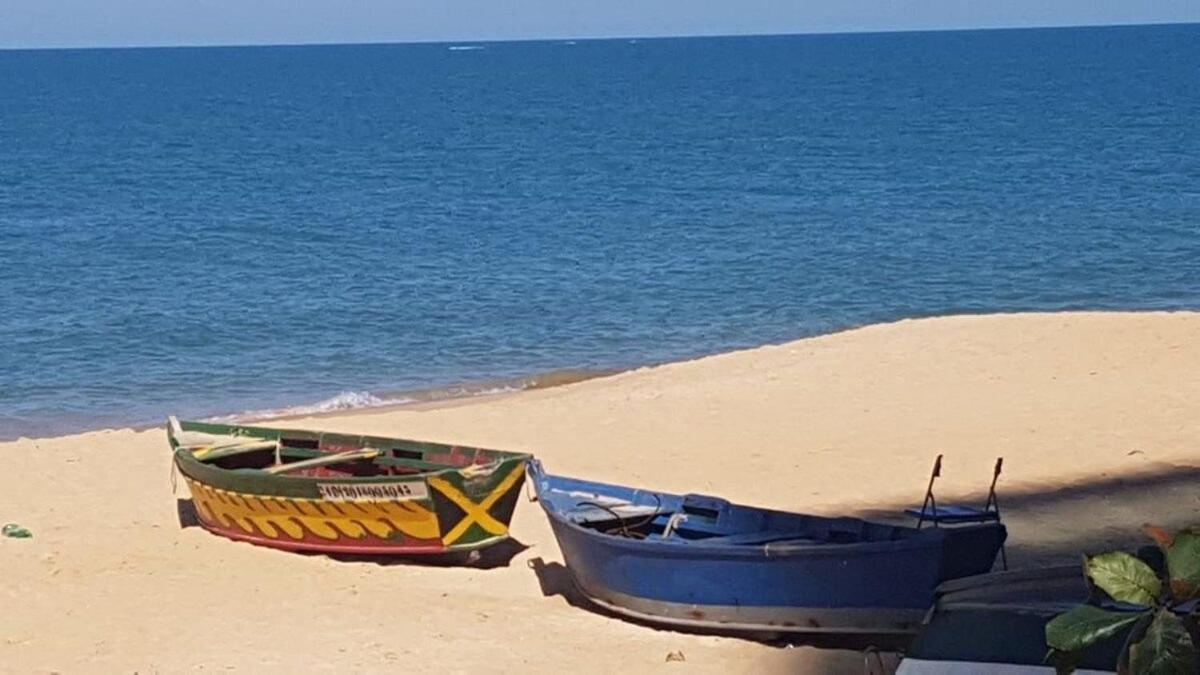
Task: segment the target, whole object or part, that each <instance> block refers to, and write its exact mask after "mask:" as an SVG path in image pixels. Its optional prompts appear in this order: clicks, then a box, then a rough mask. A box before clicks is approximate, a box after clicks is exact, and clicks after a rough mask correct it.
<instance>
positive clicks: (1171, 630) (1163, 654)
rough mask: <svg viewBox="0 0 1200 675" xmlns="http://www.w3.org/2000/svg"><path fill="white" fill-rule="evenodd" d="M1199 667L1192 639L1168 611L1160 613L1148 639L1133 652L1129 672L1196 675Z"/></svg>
mask: <svg viewBox="0 0 1200 675" xmlns="http://www.w3.org/2000/svg"><path fill="white" fill-rule="evenodd" d="M1196 666H1197V659H1196V646H1195V645H1194V644H1192V636H1191V635H1189V634H1188V632H1187V628H1185V627H1184V625H1183V621H1181V620H1180V618H1179V617H1178V616H1175V615H1174V614H1172V613H1171V611H1170V610H1168V609H1160V610H1159V611H1158V614H1156V615H1155V616H1154V622H1153V623H1151V624H1150V627H1149V628H1148V629H1146V636H1145V637H1144V638H1142V640H1141V642H1137V643H1134V645H1133V646H1132V647H1130V648H1129V669H1130V671H1131V672H1133V673H1136V674H1137V675H1192V674H1193V673H1195V672H1196Z"/></svg>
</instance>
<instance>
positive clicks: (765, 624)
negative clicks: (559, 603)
mask: <svg viewBox="0 0 1200 675" xmlns="http://www.w3.org/2000/svg"><path fill="white" fill-rule="evenodd" d="M534 480H535V482H536V484H537V485H538V486H539V493H541V492H542V491H543V490H545V489H547V488H546V486H547V485H548V484H547V483H546V482H545V480H546V479H545V477H542V478H538V477H537V474H536V473H535V478H534ZM549 480H550V481H553V480H554V477H549ZM568 480H569V479H568ZM571 483H572V484H571V486H570V487H569V488H564V491H566V490H578V489H580V482H578V481H571ZM595 487H598V488H600V489H603V488H604V487H605V486H597V485H596V484H593V488H595ZM585 489H586V488H585ZM560 494H562V493H561V492H560ZM572 494H574V493H572ZM642 494H643V495H644V494H645V493H642ZM553 499H554V498H551V500H553ZM671 499H672V496H667V495H664V496H662V499H661V503H663V504H666V503H668V502H669V501H670V500H671ZM542 505H543V508H544V509H545V511H546V513H547V515H548V517H549V519H550V523H551V527H552V529H553V531H554V535H555V537H556V539H557V540H558V544H559V548H560V549H561V551H562V555H563V560H564V562H565V564H566V567H567V569H568V570H569V572H570V575H571V578H572V580H573V581H574V583H575V585H576V586H577V587H578V589H579V590H580V592H581V593H582V594H583V595H584V596H586V597H587V598H588V599H589V600H591V601H592V602H594V603H595V604H596V605H598V606H600V607H602V608H605V609H607V610H609V611H612V612H616V613H618V614H621V615H624V616H627V617H630V618H634V619H637V620H640V621H645V622H651V623H658V624H664V625H669V626H674V627H681V628H694V629H708V630H717V631H722V632H756V633H793V632H794V633H871V634H908V633H913V632H915V631H916V630H917V629H918V627H919V625H920V622H921V620H922V618H923V617H924V615H925V613H926V611H927V609H928V608H929V606H930V605H931V604H932V602H933V597H934V589H935V588H936V587H937V586H938V584H939V583H941V582H942V581H944V580H946V579H949V578H957V577H960V576H965V575H967V574H977V573H980V572H986V571H987V570H989V569H990V568H991V566H992V564H993V562H994V560H995V557H996V553H997V551H998V550H999V547H1000V545H1001V543H1002V542H1003V540H1004V528H1003V526H1002V525H1000V524H999V523H988V524H979V525H967V526H959V527H954V528H927V529H924V530H913V531H912V532H913V534H912V535H911V536H909V537H907V538H903V539H900V540H895V541H869V542H863V543H854V544H812V543H796V542H786V541H785V542H777V543H766V544H760V545H736V546H735V545H706V544H705V543H704V542H703V541H672V540H671V539H669V538H668V539H657V540H654V541H650V540H647V539H637V538H630V537H624V536H614V535H613V534H607V533H604V532H600V531H597V530H596V529H593V528H590V527H584V526H582V525H580V524H579V523H576V522H572V520H571V519H570V518H569V517H567V516H564V514H562V513H560V512H559V511H558V510H557V509H556V508H555V507H553V506H551V505H548V504H547V500H542ZM734 508H740V509H747V508H748V507H734ZM858 522H861V521H858Z"/></svg>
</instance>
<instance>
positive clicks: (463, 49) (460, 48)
mask: <svg viewBox="0 0 1200 675" xmlns="http://www.w3.org/2000/svg"><path fill="white" fill-rule="evenodd" d="M446 49H449V50H450V51H452V52H473V51H476V50H479V49H483V45H451V46H449V47H446Z"/></svg>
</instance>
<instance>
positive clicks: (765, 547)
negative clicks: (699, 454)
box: [528, 459, 1003, 561]
mask: <svg viewBox="0 0 1200 675" xmlns="http://www.w3.org/2000/svg"><path fill="white" fill-rule="evenodd" d="M528 471H529V473H530V474H531V476H530V478H531V481H532V482H533V485H534V492H535V494H536V495H537V499H538V502H539V503H540V505H541V507H542V510H543V511H544V512H545V513H546V515H547V516H548V517H550V519H551V520H552V521H553V522H554V523H555V524H562V525H565V526H567V527H568V528H570V529H572V530H574V531H577V532H579V533H582V534H584V535H585V536H587V537H589V538H590V539H592V540H593V541H597V542H605V545H607V546H611V547H614V548H625V549H630V550H636V551H639V552H653V553H655V554H659V555H661V554H663V553H670V554H673V557H677V558H695V557H698V556H701V555H703V556H705V557H726V558H728V557H738V558H754V559H757V560H762V561H766V560H769V559H772V558H781V557H791V558H805V557H816V556H821V555H844V554H846V553H848V552H854V553H895V552H897V551H907V550H920V549H926V548H932V547H940V546H942V544H943V543H944V542H945V538H946V536H947V535H946V532H945V530H946V529H950V528H941V527H926V528H915V527H909V526H905V525H891V524H886V523H874V522H872V521H869V520H865V519H862V518H856V517H853V516H846V517H842V518H830V517H828V516H816V515H811V514H804V513H796V512H791V511H779V510H777V509H767V508H761V507H755V506H746V505H743V504H733V503H730V505H731V506H737V507H740V508H746V509H753V510H756V511H765V512H771V513H782V514H787V515H792V516H801V517H811V518H823V519H830V520H852V521H855V522H858V523H865V524H874V525H881V524H882V525H886V526H887V527H895V528H897V529H900V530H907V531H909V532H911V533H912V536H908V537H904V538H902V539H889V540H879V541H855V542H846V543H797V544H786V543H785V544H780V545H772V544H771V543H765V544H730V543H721V542H706V540H704V539H695V540H675V539H655V540H653V541H650V540H645V539H633V538H630V537H619V536H615V535H610V534H605V533H603V532H599V531H597V530H595V529H592V528H589V527H584V526H582V525H580V524H579V523H576V522H574V521H573V520H571V519H570V518H568V517H567V516H566V515H565V514H564V513H563V512H562V511H561V510H559V509H556V508H553V507H551V506H550V505H549V504H548V503H547V502H546V500H544V499H542V493H543V489H542V487H543V486H542V481H543V480H544V479H553V478H563V479H566V480H572V481H579V482H585V483H590V484H592V485H595V486H597V487H601V488H603V487H613V488H619V489H635V488H629V487H627V486H620V485H610V484H606V483H593V482H591V481H580V479H575V478H568V477H565V476H555V475H551V474H547V473H545V471H544V470H543V469H542V467H541V465H540V463H539V462H538V461H537V460H536V459H535V460H532V461H531V462H530V463H529V465H528ZM645 492H647V493H652V492H651V491H645ZM653 494H658V495H663V496H670V497H682V495H676V494H671V493H666V492H653ZM995 527H1003V524H1002V523H997V522H989V523H978V524H970V525H956V526H954V528H953V529H956V530H964V529H990V528H995Z"/></svg>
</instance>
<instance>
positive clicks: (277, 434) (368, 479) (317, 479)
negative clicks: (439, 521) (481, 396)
mask: <svg viewBox="0 0 1200 675" xmlns="http://www.w3.org/2000/svg"><path fill="white" fill-rule="evenodd" d="M180 425H181V426H185V425H186V426H187V427H189V428H185V429H183V430H184V431H201V432H202V433H216V432H214V431H211V430H212V429H226V430H237V431H241V432H245V433H232V434H229V433H227V434H225V435H230V436H245V437H246V438H247V439H262V440H268V441H271V440H273V441H282V440H283V438H284V437H285V436H287V437H290V438H303V439H305V440H317V441H324V440H325V439H330V440H332V441H334V442H345V443H346V444H347V445H355V446H357V447H361V448H366V447H371V446H370V445H369V443H368V441H381V442H382V443H381V444H382V445H390V446H393V447H394V446H396V445H397V444H400V445H401V447H400V448H397V449H406V448H404V447H403V446H409V447H410V448H413V449H416V448H420V450H421V452H427V451H437V450H442V451H445V452H450V451H452V450H453V449H455V448H457V449H459V450H464V451H467V452H472V451H474V452H476V453H484V455H483V456H484V457H485V458H488V459H489V460H490V461H488V462H485V463H474V464H468V465H465V466H454V465H452V464H445V465H444V467H443V468H439V469H425V470H420V471H417V472H414V473H405V474H392V475H388V474H383V475H376V476H289V475H286V474H268V473H263V472H261V471H253V472H252V471H244V470H240V469H227V468H225V467H222V466H219V465H217V464H211V463H208V462H205V461H203V460H202V459H199V458H197V457H196V456H195V455H194V454H193V453H192V451H191V450H188V449H186V448H185V447H182V446H180V444H179V441H178V440H177V439H176V438H175V434H174V432H173V430H172V429H171V427H170V425H168V426H167V439H168V442H169V443H170V445H171V449H172V454H173V455H174V459H175V463H176V465H177V466H178V468H179V470H180V472H182V473H183V474H184V475H185V476H187V477H188V478H191V479H192V480H196V481H199V482H201V483H204V484H206V485H211V484H213V483H212V481H211V480H206V479H205V478H204V477H203V476H202V475H197V474H204V473H209V472H212V473H215V474H217V475H221V476H225V477H228V478H229V479H230V480H232V481H234V482H237V483H257V482H265V483H269V484H272V485H280V486H282V485H291V486H295V487H300V486H304V487H311V486H315V485H316V484H318V483H323V484H331V483H337V484H362V483H407V482H415V481H418V480H425V479H428V478H434V477H439V476H445V475H449V474H463V473H465V472H468V471H470V472H481V473H490V472H493V471H496V470H498V469H499V468H500V467H501V466H503V465H504V464H505V463H508V462H511V461H513V460H519V461H528V460H529V459H530V458H532V455H531V454H529V453H523V452H513V451H509V450H496V449H492V448H480V447H475V446H465V445H462V446H460V445H453V444H450V443H439V442H436V441H418V440H413V439H407V438H393V437H386V436H367V435H355V434H344V433H340V432H325V431H314V430H308V429H277V428H273V427H256V426H243V425H237V424H220V423H210V422H190V421H181V422H180ZM195 427H203V428H202V429H196V428H195ZM381 449H382V448H381ZM389 449H390V448H389ZM477 456H478V455H477ZM422 461H426V463H429V464H436V463H437V462H428V461H427V460H422ZM189 469H190V471H189Z"/></svg>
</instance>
